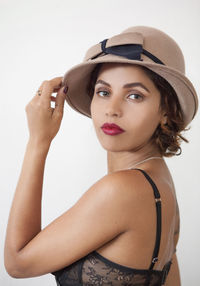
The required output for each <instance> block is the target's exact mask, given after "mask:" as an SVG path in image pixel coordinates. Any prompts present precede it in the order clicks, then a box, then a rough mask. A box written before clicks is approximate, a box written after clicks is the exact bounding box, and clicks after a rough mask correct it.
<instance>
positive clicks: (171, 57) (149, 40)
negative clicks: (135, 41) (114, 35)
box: [121, 26, 185, 74]
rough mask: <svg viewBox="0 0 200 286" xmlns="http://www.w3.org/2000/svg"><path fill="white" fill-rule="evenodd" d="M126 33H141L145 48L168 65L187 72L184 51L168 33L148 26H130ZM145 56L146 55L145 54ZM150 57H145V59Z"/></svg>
mask: <svg viewBox="0 0 200 286" xmlns="http://www.w3.org/2000/svg"><path fill="white" fill-rule="evenodd" d="M124 33H140V34H142V36H143V49H145V50H147V51H148V52H150V53H152V54H153V55H154V56H156V57H157V58H159V59H160V60H161V61H162V62H163V63H164V64H165V65H166V66H168V67H171V68H174V69H176V70H178V71H180V72H181V73H183V74H185V60H184V56H183V53H182V51H181V49H180V47H179V46H178V44H177V43H176V42H175V40H174V39H172V38H171V37H170V36H169V35H167V34H166V33H164V32H162V31H160V30H158V29H156V28H153V27H146V26H134V27H129V28H127V29H126V30H124V31H122V33H121V35H122V34H124ZM144 57H145V56H144ZM146 60H147V61H148V59H147V58H146V57H145V61H146Z"/></svg>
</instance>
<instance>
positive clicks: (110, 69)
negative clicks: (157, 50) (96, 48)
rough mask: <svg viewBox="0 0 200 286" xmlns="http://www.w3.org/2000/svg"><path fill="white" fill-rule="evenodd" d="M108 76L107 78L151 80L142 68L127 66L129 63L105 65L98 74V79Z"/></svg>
mask: <svg viewBox="0 0 200 286" xmlns="http://www.w3.org/2000/svg"><path fill="white" fill-rule="evenodd" d="M102 75H106V76H110V75H112V76H115V75H120V76H123V75H124V76H125V77H129V76H130V77H132V76H134V75H135V76H137V77H138V76H139V77H143V78H144V79H145V78H149V77H148V75H147V73H145V71H144V69H143V68H142V66H139V65H136V64H127V63H103V64H101V67H100V69H99V72H98V77H100V76H102Z"/></svg>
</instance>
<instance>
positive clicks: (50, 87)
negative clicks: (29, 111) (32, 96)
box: [39, 77, 62, 108]
mask: <svg viewBox="0 0 200 286" xmlns="http://www.w3.org/2000/svg"><path fill="white" fill-rule="evenodd" d="M61 85H62V77H56V78H53V79H52V80H45V81H44V82H43V83H42V85H41V91H42V92H41V96H40V97H39V98H40V101H41V102H42V104H43V105H44V106H45V107H47V108H49V107H51V99H52V93H53V92H56V91H58V90H59V89H60V87H61Z"/></svg>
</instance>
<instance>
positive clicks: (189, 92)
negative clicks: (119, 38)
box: [63, 54, 198, 126]
mask: <svg viewBox="0 0 200 286" xmlns="http://www.w3.org/2000/svg"><path fill="white" fill-rule="evenodd" d="M98 63H130V64H137V65H140V66H145V67H147V68H149V69H150V70H152V71H154V72H156V73H157V74H159V75H160V76H162V77H163V78H165V79H166V80H167V81H168V82H169V84H170V85H171V86H172V87H173V88H174V90H175V92H176V94H177V97H178V99H179V102H180V105H181V108H182V111H183V115H184V122H185V126H187V125H188V123H190V121H191V120H192V119H193V118H194V116H195V114H196V112H197V109H198V97H197V94H196V91H195V89H194V86H193V84H192V83H191V82H190V80H189V79H188V78H187V77H186V76H185V75H183V74H182V73H181V72H179V71H178V70H176V69H173V68H171V67H168V66H165V65H161V64H157V63H154V62H146V61H145V60H144V61H139V60H129V59H126V58H122V57H120V56H116V55H110V54H109V55H104V56H102V57H98V58H96V59H93V60H89V61H87V62H83V63H81V64H78V65H75V66H74V67H72V68H71V69H70V70H68V71H67V72H66V73H65V74H64V76H63V84H65V85H67V86H68V92H67V96H66V101H67V103H68V104H69V105H70V106H71V107H72V108H73V109H74V110H75V111H78V112H79V113H81V114H83V115H85V116H87V117H90V118H91V113H90V103H91V98H90V97H89V95H88V92H87V85H88V83H89V80H90V77H91V72H92V71H93V69H94V68H95V66H96V65H97V64H98Z"/></svg>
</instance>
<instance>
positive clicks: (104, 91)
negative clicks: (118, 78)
mask: <svg viewBox="0 0 200 286" xmlns="http://www.w3.org/2000/svg"><path fill="white" fill-rule="evenodd" d="M100 93H104V95H105V94H108V91H106V90H99V91H97V92H96V94H99V95H100ZM104 95H102V96H104Z"/></svg>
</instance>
